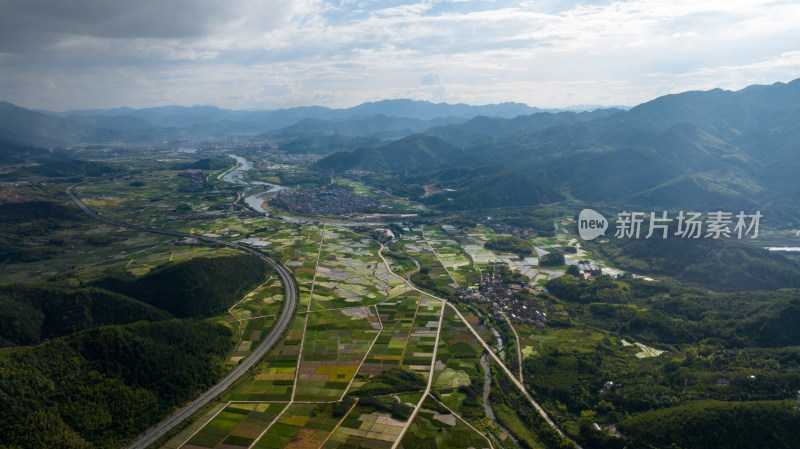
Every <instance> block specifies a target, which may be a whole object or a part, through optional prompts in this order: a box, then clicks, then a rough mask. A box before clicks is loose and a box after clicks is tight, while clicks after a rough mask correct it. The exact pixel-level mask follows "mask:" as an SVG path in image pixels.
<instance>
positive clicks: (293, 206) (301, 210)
mask: <svg viewBox="0 0 800 449" xmlns="http://www.w3.org/2000/svg"><path fill="white" fill-rule="evenodd" d="M273 202H274V203H277V204H278V205H281V206H283V207H285V208H286V209H288V210H290V211H291V212H294V213H298V214H303V215H349V214H352V213H355V212H359V211H363V210H365V209H369V208H373V207H378V205H379V204H380V203H379V198H378V197H364V196H358V195H354V194H352V193H350V192H348V191H346V190H343V189H323V190H317V191H306V192H302V191H295V190H285V191H283V192H281V193H280V194H278V196H276V197H275V199H273Z"/></svg>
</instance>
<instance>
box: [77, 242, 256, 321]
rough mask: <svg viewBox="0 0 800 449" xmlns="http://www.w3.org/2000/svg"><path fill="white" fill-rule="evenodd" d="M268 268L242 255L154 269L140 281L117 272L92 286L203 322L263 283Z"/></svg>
mask: <svg viewBox="0 0 800 449" xmlns="http://www.w3.org/2000/svg"><path fill="white" fill-rule="evenodd" d="M270 271H271V268H270V266H269V265H268V264H267V262H265V261H264V260H263V259H261V258H259V257H257V256H254V255H251V254H243V255H237V256H230V257H212V258H195V259H192V260H189V261H186V262H182V263H179V264H174V265H167V266H166V267H163V268H159V269H156V270H154V271H151V272H150V273H148V274H146V275H144V276H141V277H139V278H136V277H134V276H133V275H131V274H130V273H128V272H120V273H116V274H114V275H111V276H108V277H106V278H103V279H100V280H98V281H95V282H93V283H92V285H94V286H96V287H101V288H105V289H108V290H111V291H114V292H117V293H120V294H123V295H126V296H130V297H131V298H136V299H138V300H139V301H142V302H145V303H148V304H150V305H153V306H155V307H158V308H160V309H164V310H166V311H168V312H170V313H172V314H173V315H175V316H177V317H187V318H205V317H209V316H213V315H217V314H219V313H222V312H224V311H226V310H228V308H230V307H231V306H232V305H233V304H234V303H235V302H236V301H238V300H240V299H241V297H242V295H244V294H245V293H246V292H247V291H249V290H251V289H252V288H253V287H255V286H257V285H258V284H261V283H263V282H264V281H265V280H266V276H267V273H269V272H270Z"/></svg>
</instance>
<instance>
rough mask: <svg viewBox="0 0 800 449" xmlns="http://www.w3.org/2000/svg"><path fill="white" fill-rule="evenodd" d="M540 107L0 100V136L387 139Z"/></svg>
mask: <svg viewBox="0 0 800 449" xmlns="http://www.w3.org/2000/svg"><path fill="white" fill-rule="evenodd" d="M544 111H545V110H543V109H539V108H535V107H530V106H527V105H525V104H522V103H501V104H491V105H483V106H470V105H466V104H447V103H431V102H427V101H414V100H404V99H399V100H383V101H378V102H373V103H363V104H361V105H358V106H355V107H352V108H345V109H331V108H326V107H321V106H304V107H296V108H289V109H280V110H272V111H234V110H227V109H220V108H218V107H215V106H192V107H183V106H164V107H156V108H145V109H132V108H125V107H123V108H115V109H93V110H77V111H66V112H51V111H46V110H35V111H33V110H28V109H25V108H21V107H18V106H15V105H13V104H11V103H7V102H0V139H3V140H5V141H7V142H9V143H13V144H19V145H29V146H35V147H45V148H49V147H57V146H68V145H71V144H75V143H82V142H108V141H124V142H132V143H137V142H149V141H159V140H184V139H213V138H222V137H226V136H231V135H259V134H260V135H261V136H260V137H264V138H278V139H290V138H297V137H306V136H335V135H341V136H346V137H362V136H366V137H371V138H375V139H379V140H387V139H397V138H401V137H405V136H407V135H410V134H414V133H419V132H423V131H425V130H428V129H430V128H433V127H437V126H446V125H452V124H459V123H463V122H465V121H467V120H469V119H472V118H475V117H478V116H489V117H499V118H513V117H516V116H519V115H524V114H533V113H537V112H544Z"/></svg>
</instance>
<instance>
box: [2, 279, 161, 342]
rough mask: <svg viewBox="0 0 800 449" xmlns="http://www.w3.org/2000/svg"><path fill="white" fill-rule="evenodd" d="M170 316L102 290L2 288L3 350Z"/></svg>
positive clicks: (31, 286)
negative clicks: (95, 328) (104, 327)
mask: <svg viewBox="0 0 800 449" xmlns="http://www.w3.org/2000/svg"><path fill="white" fill-rule="evenodd" d="M168 318H170V314H169V313H167V312H165V311H163V310H160V309H157V308H155V307H153V306H150V305H148V304H145V303H143V302H140V301H137V300H135V299H131V298H129V297H127V296H123V295H120V294H117V293H112V292H109V291H107V290H102V289H99V288H76V287H69V286H61V285H58V284H54V283H44V282H42V283H24V284H23V283H20V284H5V285H1V286H0V323H2V326H0V346H16V345H19V346H24V345H33V344H37V343H40V342H42V341H44V340H47V339H50V338H55V337H61V336H64V335H68V334H71V333H73V332H77V331H79V330H83V329H89V328H92V327H97V326H101V325H105V324H127V323H133V322H136V321H158V320H164V319H168Z"/></svg>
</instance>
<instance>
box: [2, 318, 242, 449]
mask: <svg viewBox="0 0 800 449" xmlns="http://www.w3.org/2000/svg"><path fill="white" fill-rule="evenodd" d="M230 337H231V333H230V330H229V329H227V328H226V327H223V326H219V325H212V324H208V323H205V322H189V321H177V320H170V321H159V322H155V323H147V322H140V323H136V324H131V325H127V326H106V327H100V328H96V329H90V330H84V331H81V332H78V333H76V334H72V335H70V336H68V337H62V338H58V339H55V340H51V341H48V342H45V343H42V344H40V345H38V346H33V347H25V348H15V349H11V350H6V351H2V352H0V435H2V438H0V440H2V442H0V447H3V448H6V447H7V448H63V449H72V448H76V449H77V448H80V449H87V448H118V447H120V446H123V445H124V444H126V443H127V442H128V441H130V440H131V439H132V438H133V437H134V436H136V435H138V434H139V433H140V432H142V431H143V430H145V429H147V428H148V427H149V426H151V425H152V424H153V423H155V422H157V421H159V420H161V419H163V418H164V417H165V416H166V415H168V414H169V413H170V412H172V410H173V409H174V408H175V407H177V406H178V405H180V404H182V403H183V402H184V401H186V400H187V399H188V398H190V397H193V396H195V395H197V394H198V393H200V392H202V391H203V390H205V389H206V388H208V387H210V386H211V385H212V384H213V383H214V382H216V381H217V380H218V379H219V378H220V377H221V376H222V375H223V374H224V372H225V368H224V358H225V356H226V354H227V353H228V351H229V350H230V349H231V346H232V342H231V338H230Z"/></svg>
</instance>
